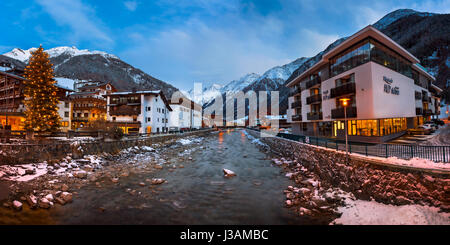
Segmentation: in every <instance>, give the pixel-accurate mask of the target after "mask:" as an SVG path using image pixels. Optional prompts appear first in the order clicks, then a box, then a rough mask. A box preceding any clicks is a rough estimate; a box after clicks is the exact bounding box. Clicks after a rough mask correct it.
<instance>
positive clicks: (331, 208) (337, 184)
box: [248, 131, 450, 215]
mask: <svg viewBox="0 0 450 245" xmlns="http://www.w3.org/2000/svg"><path fill="white" fill-rule="evenodd" d="M248 133H249V134H251V135H252V136H253V137H259V133H258V132H255V131H248ZM260 141H261V142H263V143H264V145H263V146H261V150H263V151H265V152H266V153H267V154H269V155H271V156H272V157H273V158H275V159H274V162H275V164H277V165H280V166H282V167H283V168H284V169H285V171H286V172H287V174H286V176H287V177H289V178H290V179H292V180H293V181H294V182H295V186H289V187H288V188H287V189H286V190H285V194H286V198H287V201H286V205H287V206H289V207H295V208H296V209H297V211H298V213H299V214H300V215H314V214H315V213H316V214H323V213H324V212H325V213H331V214H333V213H334V212H335V210H336V208H337V207H338V206H339V205H342V204H343V200H342V199H345V198H343V196H346V197H347V198H352V199H362V200H375V201H377V202H381V203H384V204H393V205H405V204H420V205H424V206H435V207H439V208H440V209H441V210H442V211H446V212H448V211H450V210H449V209H450V206H449V205H450V174H444V173H430V172H423V171H412V170H411V169H404V168H396V167H395V166H383V165H376V164H373V163H369V162H367V161H364V160H363V159H361V158H359V159H353V158H350V159H349V160H348V162H347V160H346V156H345V153H342V152H336V151H331V150H326V149H320V148H316V147H314V146H309V145H305V144H300V143H297V142H293V141H289V140H285V139H282V138H278V137H261V138H260Z"/></svg>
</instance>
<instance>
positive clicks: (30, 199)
mask: <svg viewBox="0 0 450 245" xmlns="http://www.w3.org/2000/svg"><path fill="white" fill-rule="evenodd" d="M27 202H28V205H30V207H31V208H35V207H37V197H36V196H35V195H33V194H31V195H29V196H27Z"/></svg>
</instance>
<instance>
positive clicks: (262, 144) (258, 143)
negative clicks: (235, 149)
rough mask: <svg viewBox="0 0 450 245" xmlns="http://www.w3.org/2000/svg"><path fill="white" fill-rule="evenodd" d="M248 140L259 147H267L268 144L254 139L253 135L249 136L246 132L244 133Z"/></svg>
mask: <svg viewBox="0 0 450 245" xmlns="http://www.w3.org/2000/svg"><path fill="white" fill-rule="evenodd" d="M242 132H243V133H244V134H245V135H246V136H247V138H248V139H249V140H250V141H251V142H252V143H253V144H257V145H261V146H266V144H264V143H263V142H262V141H261V140H260V139H258V138H255V137H253V136H252V135H250V134H248V133H247V131H246V130H243V131H242Z"/></svg>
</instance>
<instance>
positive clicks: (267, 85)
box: [186, 58, 308, 106]
mask: <svg viewBox="0 0 450 245" xmlns="http://www.w3.org/2000/svg"><path fill="white" fill-rule="evenodd" d="M306 60H308V58H300V59H297V60H295V61H293V62H291V63H289V64H285V65H283V66H276V67H273V68H271V69H269V70H267V71H266V72H264V74H263V75H258V74H256V73H249V74H247V75H245V76H243V77H241V78H239V79H237V80H233V81H231V82H228V83H226V84H225V85H220V84H213V85H211V86H209V87H206V88H203V100H202V101H198V100H197V101H196V102H197V103H199V104H202V105H204V106H208V105H211V104H212V103H211V102H213V100H214V99H215V98H216V97H217V96H220V95H221V96H223V97H224V98H226V95H232V94H235V93H237V92H239V91H242V92H246V91H248V90H250V89H251V88H252V87H255V86H258V85H261V84H264V86H263V87H264V90H268V91H270V90H272V89H273V88H278V87H279V86H280V85H282V84H284V82H285V81H286V79H288V78H289V77H290V76H291V74H292V72H294V71H295V70H296V69H297V68H298V67H299V66H301V65H302V64H303V62H305V61H306ZM186 96H188V97H189V98H191V99H192V98H193V90H190V91H188V92H187V93H186Z"/></svg>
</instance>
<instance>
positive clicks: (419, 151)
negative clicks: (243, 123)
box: [250, 128, 450, 163]
mask: <svg viewBox="0 0 450 245" xmlns="http://www.w3.org/2000/svg"><path fill="white" fill-rule="evenodd" d="M250 129H252V130H256V131H259V130H258V129H253V128H250ZM277 136H278V137H281V138H285V139H289V140H293V141H298V142H302V143H305V144H310V145H315V146H322V147H325V148H330V149H335V150H338V151H339V150H341V151H345V141H343V140H335V139H328V138H320V137H310V136H304V135H294V134H286V133H278V134H277ZM348 151H349V153H358V154H361V155H365V156H376V157H385V158H388V157H397V158H401V159H406V160H408V159H411V158H414V157H418V158H423V159H428V160H431V161H434V162H444V163H448V162H450V146H424V145H397V144H367V143H360V142H348Z"/></svg>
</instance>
